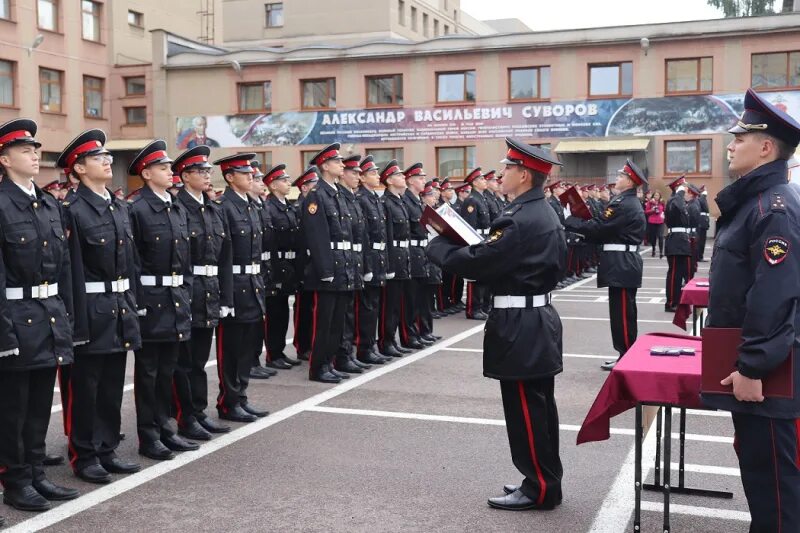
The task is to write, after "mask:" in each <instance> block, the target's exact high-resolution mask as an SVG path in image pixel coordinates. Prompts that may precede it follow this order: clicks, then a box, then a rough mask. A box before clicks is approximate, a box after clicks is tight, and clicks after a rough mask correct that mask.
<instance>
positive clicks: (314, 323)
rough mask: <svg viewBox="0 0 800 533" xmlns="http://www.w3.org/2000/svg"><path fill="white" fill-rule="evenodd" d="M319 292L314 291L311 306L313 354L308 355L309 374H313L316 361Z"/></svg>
mask: <svg viewBox="0 0 800 533" xmlns="http://www.w3.org/2000/svg"><path fill="white" fill-rule="evenodd" d="M318 298H319V293H317V291H314V304H313V306H312V307H311V354H310V355H309V356H308V374H309V375H311V368H312V363H313V361H314V349H315V348H316V347H317V346H316V345H317V310H318V309H317V308H318V305H319V304H318Z"/></svg>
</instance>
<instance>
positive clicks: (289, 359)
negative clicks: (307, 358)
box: [281, 353, 301, 366]
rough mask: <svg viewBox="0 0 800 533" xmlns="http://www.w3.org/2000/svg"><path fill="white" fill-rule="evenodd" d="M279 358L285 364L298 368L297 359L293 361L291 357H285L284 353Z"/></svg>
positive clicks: (298, 361) (298, 362)
mask: <svg viewBox="0 0 800 533" xmlns="http://www.w3.org/2000/svg"><path fill="white" fill-rule="evenodd" d="M281 358H283V359H285V360H286V362H287V363H289V364H290V365H292V366H298V365H300V364H301V363H300V360H299V359H295V358H294V357H292V356H291V355H286V354H285V353H284V354H281Z"/></svg>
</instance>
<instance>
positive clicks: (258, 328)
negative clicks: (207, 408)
mask: <svg viewBox="0 0 800 533" xmlns="http://www.w3.org/2000/svg"><path fill="white" fill-rule="evenodd" d="M263 331H264V323H263V322H234V321H232V320H228V319H223V320H220V323H219V326H217V375H218V376H219V394H218V395H217V410H218V411H221V412H223V413H227V412H228V411H229V410H230V409H232V408H234V407H236V406H237V405H241V404H243V403H246V402H247V387H248V385H250V368H251V367H252V366H253V359H254V354H256V353H261V343H262V341H263V338H264V334H263Z"/></svg>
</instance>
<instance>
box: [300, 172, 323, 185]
mask: <svg viewBox="0 0 800 533" xmlns="http://www.w3.org/2000/svg"><path fill="white" fill-rule="evenodd" d="M315 179H319V177H318V176H317V173H316V172H309V173H308V174H306V175H305V176H302V177H301V178H300V179H299V180H298V181H297V183H296V184H295V187H297V188H300V187H302V186H303V185H305V184H306V183H308V182H309V181H311V180H315Z"/></svg>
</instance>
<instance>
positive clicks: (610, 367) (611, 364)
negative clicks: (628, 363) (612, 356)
mask: <svg viewBox="0 0 800 533" xmlns="http://www.w3.org/2000/svg"><path fill="white" fill-rule="evenodd" d="M615 366H617V361H606V362H605V363H603V364H602V365H600V368H602V369H603V370H605V371H606V372H611V371H612V370H613V369H614V367H615Z"/></svg>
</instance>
